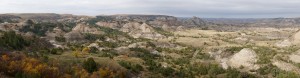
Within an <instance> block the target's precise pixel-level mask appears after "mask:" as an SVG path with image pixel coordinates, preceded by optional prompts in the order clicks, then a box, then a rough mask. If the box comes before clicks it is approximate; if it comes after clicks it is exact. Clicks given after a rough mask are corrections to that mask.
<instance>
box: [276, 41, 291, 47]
mask: <svg viewBox="0 0 300 78" xmlns="http://www.w3.org/2000/svg"><path fill="white" fill-rule="evenodd" d="M291 45H292V42H291V41H290V40H289V39H286V40H283V41H280V42H277V43H275V46H276V47H279V48H284V47H289V46H291Z"/></svg>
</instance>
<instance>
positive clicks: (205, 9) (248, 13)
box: [0, 0, 300, 17]
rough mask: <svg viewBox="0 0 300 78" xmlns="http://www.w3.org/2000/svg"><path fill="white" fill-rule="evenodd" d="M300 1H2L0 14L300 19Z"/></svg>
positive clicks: (0, 1) (0, 0) (0, 2)
mask: <svg viewBox="0 0 300 78" xmlns="http://www.w3.org/2000/svg"><path fill="white" fill-rule="evenodd" d="M299 4H300V0H0V13H71V14H84V15H100V14H162V15H174V16H182V17H186V16H199V17H298V16H300V8H299V7H300V5H299Z"/></svg>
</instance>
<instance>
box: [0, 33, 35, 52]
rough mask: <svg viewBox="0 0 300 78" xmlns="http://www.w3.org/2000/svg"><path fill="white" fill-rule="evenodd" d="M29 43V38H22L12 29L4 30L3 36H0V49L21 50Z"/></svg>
mask: <svg viewBox="0 0 300 78" xmlns="http://www.w3.org/2000/svg"><path fill="white" fill-rule="evenodd" d="M29 45H30V41H29V40H26V39H24V38H23V37H22V36H21V35H18V34H16V33H15V32H14V31H9V32H4V34H3V36H2V37H1V38H0V47H1V49H2V50H12V49H13V50H21V49H23V48H24V47H26V46H29ZM1 49H0V50H1Z"/></svg>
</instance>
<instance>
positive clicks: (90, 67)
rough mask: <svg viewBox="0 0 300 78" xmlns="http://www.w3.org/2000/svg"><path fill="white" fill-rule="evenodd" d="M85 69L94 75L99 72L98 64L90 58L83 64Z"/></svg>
mask: <svg viewBox="0 0 300 78" xmlns="http://www.w3.org/2000/svg"><path fill="white" fill-rule="evenodd" d="M82 66H83V68H84V69H85V70H86V71H88V72H89V73H93V72H94V71H97V69H98V68H97V63H96V62H95V61H94V59H93V58H88V59H87V60H85V61H84V62H83V65H82Z"/></svg>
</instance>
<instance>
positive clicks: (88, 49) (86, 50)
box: [82, 47, 90, 54]
mask: <svg viewBox="0 0 300 78" xmlns="http://www.w3.org/2000/svg"><path fill="white" fill-rule="evenodd" d="M89 52H90V48H88V47H85V48H83V49H82V53H84V54H89Z"/></svg>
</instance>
